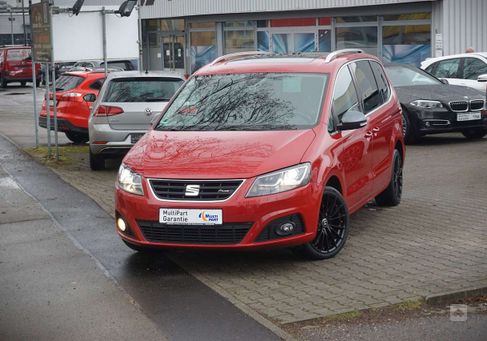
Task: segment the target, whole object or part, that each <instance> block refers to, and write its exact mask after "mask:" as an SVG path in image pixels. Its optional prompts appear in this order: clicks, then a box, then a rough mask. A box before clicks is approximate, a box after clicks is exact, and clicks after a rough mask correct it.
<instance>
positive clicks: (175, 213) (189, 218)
mask: <svg viewBox="0 0 487 341" xmlns="http://www.w3.org/2000/svg"><path fill="white" fill-rule="evenodd" d="M159 222H160V223H161V224H168V225H221V224H222V223H223V213H222V210H214V209H212V210H204V209H176V208H161V209H159Z"/></svg>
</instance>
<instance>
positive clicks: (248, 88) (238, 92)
mask: <svg viewBox="0 0 487 341" xmlns="http://www.w3.org/2000/svg"><path fill="white" fill-rule="evenodd" d="M327 78H328V77H327V75H325V74H288V73H278V74H274V73H254V74H229V75H211V76H197V77H194V78H192V79H191V80H190V81H188V83H186V85H185V86H184V88H183V90H182V91H181V92H180V93H179V94H178V96H177V98H176V99H175V100H174V102H173V103H172V105H171V106H170V107H169V108H168V110H167V111H166V112H165V114H164V116H163V118H162V119H161V121H160V122H159V124H158V125H157V128H156V129H158V130H288V129H304V128H310V127H312V126H314V125H315V124H316V123H317V121H318V117H319V113H320V109H321V102H322V97H323V94H324V93H325V86H326V82H327Z"/></svg>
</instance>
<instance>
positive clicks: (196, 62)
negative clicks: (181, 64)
mask: <svg viewBox="0 0 487 341" xmlns="http://www.w3.org/2000/svg"><path fill="white" fill-rule="evenodd" d="M190 39H191V72H194V71H196V70H198V69H199V68H200V67H202V66H203V65H206V64H208V63H210V62H211V61H213V60H214V59H215V58H216V57H217V54H218V52H217V47H216V32H214V31H208V32H191V34H190Z"/></svg>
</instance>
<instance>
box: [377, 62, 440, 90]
mask: <svg viewBox="0 0 487 341" xmlns="http://www.w3.org/2000/svg"><path fill="white" fill-rule="evenodd" d="M386 71H387V75H388V76H389V78H390V80H391V82H392V85H394V86H396V87H397V86H412V85H433V84H442V83H441V82H440V81H439V80H438V79H436V78H434V77H432V76H430V75H429V74H427V73H426V72H424V71H422V70H420V69H418V68H411V67H409V66H402V65H391V66H386Z"/></svg>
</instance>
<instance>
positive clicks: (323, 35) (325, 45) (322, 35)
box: [318, 30, 331, 52]
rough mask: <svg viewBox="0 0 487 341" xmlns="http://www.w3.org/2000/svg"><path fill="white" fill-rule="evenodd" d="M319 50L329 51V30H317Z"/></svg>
mask: <svg viewBox="0 0 487 341" xmlns="http://www.w3.org/2000/svg"><path fill="white" fill-rule="evenodd" d="M318 43H319V51H321V52H331V30H319V31H318Z"/></svg>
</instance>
